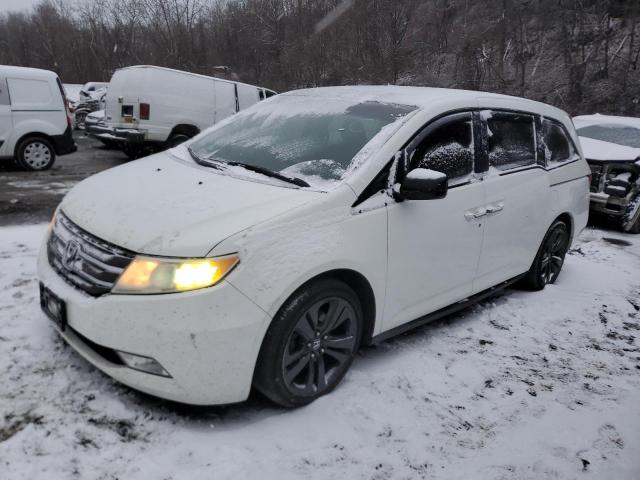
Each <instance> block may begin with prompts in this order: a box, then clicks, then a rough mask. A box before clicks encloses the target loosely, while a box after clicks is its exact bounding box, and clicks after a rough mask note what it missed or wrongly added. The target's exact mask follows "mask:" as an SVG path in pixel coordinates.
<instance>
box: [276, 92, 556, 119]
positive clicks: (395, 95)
mask: <svg viewBox="0 0 640 480" xmlns="http://www.w3.org/2000/svg"><path fill="white" fill-rule="evenodd" d="M280 95H286V96H293V95H300V96H313V97H324V98H334V99H349V100H353V101H357V102H372V101H377V102H388V103H398V104H404V105H413V106H416V107H419V108H426V107H429V106H430V105H432V104H433V103H434V102H435V101H443V100H446V99H447V98H454V97H455V99H456V100H460V99H468V100H469V102H470V105H471V102H475V101H476V100H477V99H479V98H483V99H496V100H509V101H512V102H518V103H520V104H521V105H522V108H523V109H526V110H527V111H531V112H534V113H541V114H542V113H543V112H545V113H548V112H551V111H552V110H553V111H557V112H558V113H563V112H562V110H560V109H557V108H555V107H552V106H551V105H547V104H544V103H540V102H535V101H533V100H528V99H525V98H519V97H512V96H509V95H502V94H498V93H488V92H480V91H475V90H458V89H452V88H435V87H408V86H397V85H367V86H343V87H319V88H308V89H302V90H293V91H290V92H286V93H282V94H280Z"/></svg>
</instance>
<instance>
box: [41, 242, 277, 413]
mask: <svg viewBox="0 0 640 480" xmlns="http://www.w3.org/2000/svg"><path fill="white" fill-rule="evenodd" d="M38 276H39V278H40V281H41V282H42V283H43V284H44V285H46V286H47V288H49V289H50V290H51V291H53V292H54V293H55V294H56V295H57V296H59V297H60V298H61V299H63V300H64V301H65V302H66V309H67V320H68V325H69V327H70V328H67V329H66V330H65V331H64V332H60V334H61V335H62V337H63V338H64V339H65V340H66V341H67V343H68V344H69V345H71V346H72V347H73V348H74V349H75V350H76V351H77V352H78V353H80V355H82V356H83V357H84V358H85V359H87V360H88V361H89V362H90V363H92V364H93V365H94V366H96V367H97V368H98V369H100V370H102V371H103V372H105V373H106V374H107V375H109V376H111V377H113V378H114V379H116V380H118V381H119V382H121V383H123V384H125V385H128V386H130V387H132V388H135V389H137V390H140V391H143V392H146V393H149V394H151V395H155V396H157V397H161V398H166V399H169V400H173V401H177V402H182V403H188V404H193V405H215V404H225V403H234V402H239V401H243V400H245V399H246V398H247V396H248V395H249V391H250V389H251V381H252V378H253V370H254V366H255V362H256V359H257V356H258V352H259V349H260V345H261V343H262V338H263V336H264V333H265V331H266V329H267V326H268V324H269V321H270V318H269V316H268V315H267V314H266V313H265V312H264V311H263V310H262V309H260V308H259V307H258V306H256V305H255V304H254V303H253V302H252V301H250V300H249V299H248V298H247V297H245V296H244V295H243V294H242V293H240V292H239V291H238V290H237V289H236V288H235V287H233V286H232V285H231V284H229V283H227V282H226V281H223V282H221V283H220V284H218V285H216V286H214V287H211V288H207V289H202V290H197V291H193V292H186V293H179V294H168V295H105V296H103V297H99V298H93V297H90V296H88V295H86V294H84V293H83V292H81V291H79V290H77V289H76V288H74V287H72V286H71V285H69V284H67V283H66V282H65V281H64V280H63V279H62V278H61V277H59V276H58V274H57V273H56V272H55V271H54V270H53V269H52V268H51V266H50V265H49V262H48V260H47V254H46V246H43V248H42V249H41V251H40V255H39V257H38ZM43 318H45V317H44V314H43ZM52 325H53V324H52ZM78 334H79V335H78ZM82 337H85V338H86V339H88V340H89V342H87V341H84V339H83V338H82ZM91 343H95V344H97V345H99V346H101V347H106V348H108V349H114V350H119V351H124V352H129V353H133V354H137V355H143V356H147V357H151V358H154V359H155V360H157V361H158V362H159V363H160V364H161V365H162V366H163V367H164V368H165V369H166V370H167V371H168V372H169V374H170V375H171V378H167V377H161V376H157V375H152V374H148V373H143V372H140V371H137V370H133V369H130V368H128V367H126V366H123V365H119V364H117V363H114V362H113V361H110V360H108V356H105V355H103V354H101V353H100V352H99V349H96V348H94V347H92V345H91Z"/></svg>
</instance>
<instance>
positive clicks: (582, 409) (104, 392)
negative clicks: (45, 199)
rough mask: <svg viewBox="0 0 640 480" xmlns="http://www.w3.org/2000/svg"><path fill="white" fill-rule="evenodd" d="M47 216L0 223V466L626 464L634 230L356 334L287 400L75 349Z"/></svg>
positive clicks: (639, 401)
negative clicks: (48, 298) (364, 341)
mask: <svg viewBox="0 0 640 480" xmlns="http://www.w3.org/2000/svg"><path fill="white" fill-rule="evenodd" d="M44 232H45V226H44V225H37V226H19V227H16V226H14V227H2V228H0V478H2V479H3V480H22V479H25V480H26V479H28V480H34V479H47V480H56V479H101V480H107V479H110V480H113V479H128V480H130V479H166V480H178V479H180V480H181V479H185V480H187V479H188V480H194V479H212V478H215V479H227V478H229V479H245V478H246V479H250V478H261V479H271V478H273V479H278V480H287V479H299V478H307V479H334V478H335V479H436V478H437V479H440V478H442V479H460V480H463V479H464V480H468V479H470V478H472V479H474V480H475V479H487V480H501V479H502V480H506V479H510V480H511V479H513V480H516V479H517V480H529V479H531V480H534V479H535V480H539V479H562V480H567V479H598V480H600V479H603V478H611V479H616V480H637V479H638V478H640V345H639V344H638V342H640V338H638V337H639V333H640V332H639V330H640V235H637V236H632V235H624V234H620V233H616V232H607V231H603V230H598V229H589V230H587V231H585V232H584V233H583V234H582V235H581V236H580V238H579V239H578V241H577V243H576V244H575V245H574V248H573V250H572V251H571V252H570V254H569V255H568V257H567V261H566V264H565V269H564V270H563V273H562V275H561V276H560V278H559V281H558V283H557V284H556V285H552V286H548V287H547V288H546V289H545V290H544V291H543V292H536V293H532V292H522V291H516V290H509V291H507V292H506V293H505V294H504V295H502V296H500V297H497V298H494V299H492V300H489V301H486V302H484V303H482V304H480V305H478V306H476V307H474V308H471V309H469V310H467V311H465V312H463V313H462V314H459V315H456V316H454V317H452V318H449V319H448V320H447V321H444V322H437V323H434V324H431V325H429V326H426V327H423V328H419V329H417V330H415V331H413V332H411V333H409V334H406V335H403V336H401V337H399V338H396V339H393V340H391V341H388V342H385V343H383V344H381V345H379V346H377V347H375V348H368V349H365V350H363V351H362V352H361V353H360V354H359V355H358V357H357V359H356V361H355V362H354V365H353V367H352V370H351V371H350V372H349V374H348V375H347V376H346V378H345V380H344V382H343V383H342V385H340V387H339V388H337V389H336V390H335V391H334V392H333V393H332V394H330V395H328V396H326V397H323V398H321V399H320V400H318V401H317V402H314V403H313V404H311V405H309V406H307V407H305V408H301V409H298V410H295V411H285V410H281V409H278V408H275V407H273V406H272V405H270V404H269V403H268V402H266V401H265V400H263V399H262V398H261V397H259V396H258V395H252V397H251V398H250V399H249V401H248V402H246V403H243V404H240V405H235V406H228V407H215V408H190V407H186V406H180V405H176V404H172V403H169V402H165V401H161V400H157V399H153V398H151V397H148V396H145V395H142V394H139V393H136V392H134V391H132V390H131V389H128V388H126V387H123V386H121V385H119V384H116V383H115V382H113V381H112V380H111V379H110V378H108V377H107V376H105V375H103V374H102V373H101V372H99V371H98V370H96V369H95V368H93V367H92V366H90V365H89V364H88V363H86V362H85V361H84V360H83V359H82V358H81V357H79V356H78V355H77V354H75V353H74V352H73V351H72V350H71V349H70V348H69V347H67V346H66V345H65V344H64V342H63V341H61V339H60V338H59V336H58V335H57V333H56V332H55V330H54V328H53V326H52V324H51V322H49V321H48V320H47V319H46V317H45V316H44V315H43V314H42V313H41V312H40V310H39V306H38V300H37V280H36V278H35V257H36V253H37V249H38V246H39V243H40V241H41V239H42V236H43V234H44ZM123 334H126V332H123Z"/></svg>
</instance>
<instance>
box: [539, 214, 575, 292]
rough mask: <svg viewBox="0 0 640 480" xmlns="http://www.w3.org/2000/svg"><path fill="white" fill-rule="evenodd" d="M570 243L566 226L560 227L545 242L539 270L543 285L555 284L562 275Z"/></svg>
mask: <svg viewBox="0 0 640 480" xmlns="http://www.w3.org/2000/svg"><path fill="white" fill-rule="evenodd" d="M568 243H569V235H568V232H567V228H566V226H564V225H558V226H557V227H556V228H555V229H554V230H553V231H552V232H551V234H550V235H549V237H548V238H547V240H546V241H545V243H544V247H543V249H542V256H541V258H540V270H539V272H540V273H539V274H540V280H541V281H542V284H543V285H545V284H548V283H554V282H555V281H556V279H557V278H558V275H560V270H561V269H562V264H563V263H564V256H565V254H566V253H567V245H568Z"/></svg>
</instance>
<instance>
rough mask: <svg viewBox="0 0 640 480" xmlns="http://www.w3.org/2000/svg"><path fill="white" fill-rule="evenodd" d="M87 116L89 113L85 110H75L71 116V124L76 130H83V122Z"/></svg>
mask: <svg viewBox="0 0 640 480" xmlns="http://www.w3.org/2000/svg"><path fill="white" fill-rule="evenodd" d="M88 114H89V111H87V110H76V113H75V114H74V116H73V119H74V122H73V124H74V128H75V129H76V130H84V121H85V119H86V118H87V115H88Z"/></svg>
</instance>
